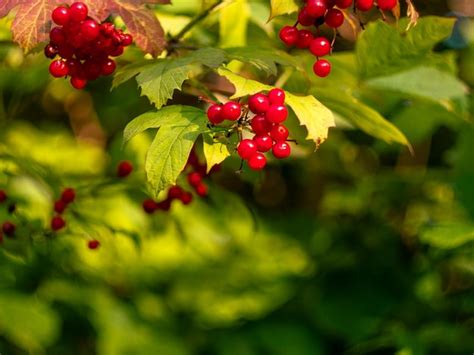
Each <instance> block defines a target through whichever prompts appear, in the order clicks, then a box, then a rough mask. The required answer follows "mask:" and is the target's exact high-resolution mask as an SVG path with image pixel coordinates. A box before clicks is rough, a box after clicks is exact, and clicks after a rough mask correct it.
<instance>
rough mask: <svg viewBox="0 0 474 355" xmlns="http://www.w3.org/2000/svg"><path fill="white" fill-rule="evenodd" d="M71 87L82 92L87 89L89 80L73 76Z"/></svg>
mask: <svg viewBox="0 0 474 355" xmlns="http://www.w3.org/2000/svg"><path fill="white" fill-rule="evenodd" d="M71 85H72V87H73V88H74V89H77V90H82V89H84V88H85V87H86V85H87V80H86V79H82V78H80V77H78V76H73V77H71Z"/></svg>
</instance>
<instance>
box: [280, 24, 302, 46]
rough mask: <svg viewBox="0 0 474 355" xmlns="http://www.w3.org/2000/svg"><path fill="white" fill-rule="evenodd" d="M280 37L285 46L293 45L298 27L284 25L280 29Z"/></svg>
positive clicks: (296, 38)
mask: <svg viewBox="0 0 474 355" xmlns="http://www.w3.org/2000/svg"><path fill="white" fill-rule="evenodd" d="M279 36H280V39H281V41H282V42H283V43H285V44H286V45H287V46H293V45H295V44H296V41H297V40H298V29H297V28H296V27H292V26H285V27H283V28H282V29H281V30H280V35H279Z"/></svg>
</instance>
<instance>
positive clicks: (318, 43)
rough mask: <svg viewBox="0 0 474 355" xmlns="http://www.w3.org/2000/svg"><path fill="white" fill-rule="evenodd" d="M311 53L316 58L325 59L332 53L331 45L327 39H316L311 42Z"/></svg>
mask: <svg viewBox="0 0 474 355" xmlns="http://www.w3.org/2000/svg"><path fill="white" fill-rule="evenodd" d="M309 51H310V52H311V53H312V54H313V55H315V56H316V57H324V56H325V55H328V54H329V53H330V52H331V43H330V42H329V40H328V39H327V38H326V37H316V38H315V39H313V40H312V41H311V43H310V45H309Z"/></svg>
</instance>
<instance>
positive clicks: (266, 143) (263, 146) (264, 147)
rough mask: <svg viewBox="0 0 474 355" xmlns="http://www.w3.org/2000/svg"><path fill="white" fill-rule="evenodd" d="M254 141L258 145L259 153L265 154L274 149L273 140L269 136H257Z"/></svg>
mask: <svg viewBox="0 0 474 355" xmlns="http://www.w3.org/2000/svg"><path fill="white" fill-rule="evenodd" d="M253 141H254V142H255V144H256V145H257V150H258V151H259V152H262V153H265V152H268V151H269V150H270V149H272V146H273V140H272V138H271V137H270V136H269V135H268V134H266V135H263V136H255V137H253Z"/></svg>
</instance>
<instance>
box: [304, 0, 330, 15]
mask: <svg viewBox="0 0 474 355" xmlns="http://www.w3.org/2000/svg"><path fill="white" fill-rule="evenodd" d="M326 10H327V6H326V3H325V1H324V0H308V1H307V2H306V12H307V13H308V15H310V16H311V17H314V18H316V17H321V16H324V14H325V13H326Z"/></svg>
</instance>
